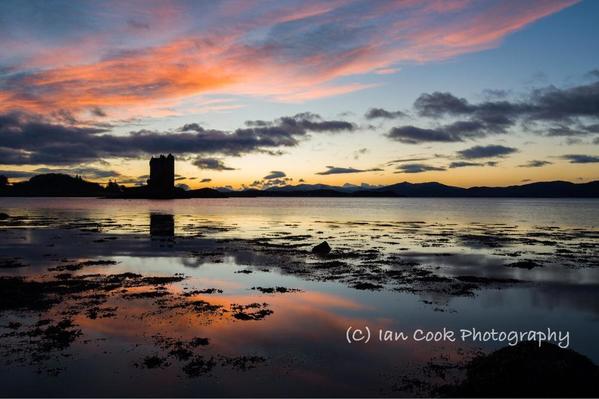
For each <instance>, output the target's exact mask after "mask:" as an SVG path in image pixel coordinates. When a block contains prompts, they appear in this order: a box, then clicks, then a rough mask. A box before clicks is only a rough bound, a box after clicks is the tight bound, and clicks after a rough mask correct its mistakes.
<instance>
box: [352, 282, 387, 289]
mask: <svg viewBox="0 0 599 399" xmlns="http://www.w3.org/2000/svg"><path fill="white" fill-rule="evenodd" d="M352 287H353V288H355V289H357V290H369V291H378V290H380V289H381V288H383V286H382V285H380V284H372V283H369V282H362V281H359V282H357V283H355V284H354V285H353V286H352Z"/></svg>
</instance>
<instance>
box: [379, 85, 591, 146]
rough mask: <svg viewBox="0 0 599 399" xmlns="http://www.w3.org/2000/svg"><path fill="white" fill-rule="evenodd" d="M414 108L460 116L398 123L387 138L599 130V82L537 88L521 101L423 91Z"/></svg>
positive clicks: (428, 114) (432, 139) (445, 139)
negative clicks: (425, 123) (429, 123)
mask: <svg viewBox="0 0 599 399" xmlns="http://www.w3.org/2000/svg"><path fill="white" fill-rule="evenodd" d="M502 94H506V93H502ZM494 97H495V98H497V97H504V96H494ZM414 109H415V110H416V113H417V114H418V115H420V116H422V117H425V118H432V119H434V120H438V119H440V118H446V117H451V118H459V119H460V120H459V121H457V122H453V123H448V124H441V125H439V126H437V127H434V128H419V127H415V126H402V127H396V128H393V129H392V130H391V131H390V132H389V133H388V137H390V138H391V139H394V140H398V141H401V142H404V143H408V144H417V143H424V142H457V141H464V140H465V139H475V138H482V137H486V136H488V135H493V134H502V133H507V132H508V131H509V130H510V129H511V128H513V127H514V126H516V125H519V126H520V127H521V129H522V130H524V131H530V132H535V133H538V134H542V135H547V136H574V135H588V134H596V133H599V128H598V126H597V125H598V124H599V82H598V81H596V82H593V83H590V84H583V85H579V86H575V87H570V88H565V89H560V88H556V87H554V86H549V87H546V88H543V89H536V90H533V91H532V92H530V93H529V94H528V95H527V96H525V97H524V99H523V100H519V101H510V100H504V99H496V100H486V101H483V102H479V103H470V102H469V101H468V100H466V99H465V98H460V97H457V96H455V95H453V94H451V93H446V92H445V93H442V92H434V93H424V94H422V95H420V97H418V98H417V99H416V101H415V102H414ZM589 122H591V123H590V124H588V123H589ZM585 123H586V124H585Z"/></svg>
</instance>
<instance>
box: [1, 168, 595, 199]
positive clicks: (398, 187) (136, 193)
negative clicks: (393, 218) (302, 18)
mask: <svg viewBox="0 0 599 399" xmlns="http://www.w3.org/2000/svg"><path fill="white" fill-rule="evenodd" d="M0 183H1V184H0V196H5V197H6V196H15V197H35V196H38V197H39V196H54V197H58V196H60V197H111V198H156V196H152V195H150V194H149V193H148V190H147V186H142V187H124V186H119V185H117V184H116V183H110V184H109V185H108V186H107V187H103V186H102V185H100V184H98V183H92V182H88V181H85V180H83V179H82V178H80V177H78V176H76V177H72V176H69V175H65V174H58V173H49V174H44V175H37V176H33V177H32V178H31V179H29V180H28V181H25V182H20V183H14V184H12V185H10V184H7V181H6V179H2V180H1V181H0ZM225 197H532V198H558V197H572V198H574V197H577V198H599V181H593V182H589V183H579V184H576V183H570V182H566V181H550V182H541V183H529V184H523V185H515V186H508V187H471V188H461V187H453V186H447V185H445V184H441V183H437V182H428V183H408V182H403V183H397V184H392V185H389V186H384V187H376V186H369V185H367V184H362V185H361V186H355V185H348V184H346V185H344V186H329V185H326V184H299V185H296V186H282V187H272V188H269V189H266V190H258V189H247V190H243V191H231V190H229V191H226V192H223V191H220V189H212V188H201V189H196V190H188V191H185V190H182V189H179V188H174V189H173V193H172V195H168V196H164V197H161V198H165V199H166V198H225Z"/></svg>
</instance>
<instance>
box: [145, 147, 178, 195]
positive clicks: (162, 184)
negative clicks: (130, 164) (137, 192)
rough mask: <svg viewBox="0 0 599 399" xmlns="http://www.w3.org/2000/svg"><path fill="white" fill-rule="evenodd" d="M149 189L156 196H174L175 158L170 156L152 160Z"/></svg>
mask: <svg viewBox="0 0 599 399" xmlns="http://www.w3.org/2000/svg"><path fill="white" fill-rule="evenodd" d="M148 188H149V190H150V193H151V194H154V195H169V194H170V195H172V194H173V192H174V190H175V157H174V156H173V155H172V154H168V156H166V157H165V156H164V155H160V157H157V158H154V157H152V159H150V178H149V179H148Z"/></svg>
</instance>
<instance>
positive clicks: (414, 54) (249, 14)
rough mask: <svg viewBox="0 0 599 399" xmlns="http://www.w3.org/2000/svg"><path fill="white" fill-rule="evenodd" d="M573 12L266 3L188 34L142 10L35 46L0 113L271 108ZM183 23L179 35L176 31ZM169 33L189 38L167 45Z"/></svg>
mask: <svg viewBox="0 0 599 399" xmlns="http://www.w3.org/2000/svg"><path fill="white" fill-rule="evenodd" d="M574 2H575V1H574V0H554V1H543V2H535V3H528V2H520V3H518V2H517V3H510V4H509V5H508V4H507V3H499V4H498V5H496V6H493V7H487V8H484V9H483V8H482V7H481V6H480V5H477V7H473V6H472V5H471V3H470V2H469V1H460V2H456V3H452V4H451V5H450V6H448V5H447V4H446V3H444V2H439V1H430V2H406V3H399V2H389V3H382V4H381V3H368V2H366V3H347V2H344V1H336V2H327V3H324V4H323V3H320V2H316V3H313V2H302V3H301V4H300V6H299V7H292V6H285V5H282V3H281V4H277V5H275V6H273V7H274V9H272V10H261V9H260V7H264V3H249V2H248V3H245V2H244V3H223V4H221V5H218V6H214V7H213V8H215V11H213V13H214V15H212V19H214V21H208V20H207V18H204V19H203V20H202V21H204V22H205V23H206V24H207V27H203V26H194V24H193V18H191V16H190V15H191V14H192V12H191V11H190V12H189V13H186V10H184V9H182V7H170V6H168V7H166V6H165V5H164V4H161V3H157V4H154V3H150V4H149V5H147V6H145V5H144V4H145V3H142V4H141V5H139V7H137V9H138V10H137V11H135V12H133V11H132V9H131V8H128V9H124V10H122V11H123V12H124V13H133V15H132V17H131V18H130V19H129V20H125V19H124V21H127V26H126V28H125V27H120V28H118V29H116V31H117V32H119V35H121V36H122V37H119V38H118V39H119V40H117V38H115V37H113V36H112V35H111V34H110V32H109V29H110V28H111V26H107V27H106V28H105V29H104V30H101V31H99V32H94V33H95V36H94V35H93V34H90V35H87V36H84V37H83V38H82V39H81V43H79V44H78V45H76V44H75V43H73V42H70V43H67V44H65V46H64V47H63V48H54V47H52V48H51V49H52V50H53V51H51V52H50V51H42V52H40V51H39V49H40V48H42V49H43V46H42V45H41V44H40V43H37V44H36V45H34V46H33V48H35V49H36V50H37V52H36V53H35V54H32V55H31V56H29V57H25V58H24V59H25V60H26V62H25V64H19V65H17V66H15V68H16V71H17V72H20V73H12V74H7V75H4V76H3V77H0V99H1V100H2V101H0V111H7V110H12V109H19V110H26V111H30V112H37V113H48V112H51V111H53V110H57V109H65V110H69V111H71V112H74V113H77V112H82V111H86V110H89V109H92V108H94V107H100V108H103V109H109V110H113V111H114V113H116V114H122V113H123V111H122V110H123V109H126V110H127V111H125V114H126V116H135V115H131V113H133V114H145V115H155V111H156V110H162V112H173V111H172V110H170V109H168V108H169V107H170V106H172V105H173V104H177V103H180V102H181V100H182V99H186V98H189V97H192V96H197V95H201V94H207V93H227V94H241V95H249V96H260V97H266V98H272V99H274V100H278V101H306V100H311V99H315V98H321V97H327V96H335V95H340V94H345V93H349V92H352V91H356V90H363V89H365V88H369V87H372V86H373V84H372V83H370V84H365V83H360V82H359V81H354V82H352V83H338V79H339V78H342V77H353V79H354V80H359V77H360V75H362V74H367V73H372V74H374V75H379V76H380V75H382V74H384V73H386V71H396V70H397V64H399V63H402V62H414V61H416V62H428V61H434V60H441V59H446V58H449V57H454V56H457V55H460V54H464V53H468V52H472V51H477V50H481V49H486V48H490V47H493V46H496V45H497V43H498V42H499V41H500V40H501V39H502V38H503V37H505V36H506V35H508V34H510V33H512V32H514V31H516V30H518V29H521V28H522V27H524V26H526V25H528V24H530V23H532V22H534V21H536V20H537V19H539V18H542V17H544V16H547V15H550V14H552V13H555V12H557V11H559V10H561V9H562V8H564V7H567V6H569V5H571V4H573V3H574ZM204 7H205V6H204ZM139 9H141V10H142V11H139ZM187 14H190V15H187ZM100 16H101V15H100ZM136 18H141V21H149V22H147V23H146V22H138V21H137V19H136ZM121 19H122V18H121ZM111 22H112V23H114V21H111ZM154 24H155V26H154ZM186 24H191V25H190V26H189V27H188V29H182V28H180V27H179V26H178V25H186ZM146 26H148V29H146ZM155 27H157V28H158V29H155ZM168 27H172V29H168ZM175 28H176V29H175ZM171 30H176V31H186V33H185V34H182V35H179V36H178V37H175V38H171V37H170V36H171V35H172V34H171V33H169V32H170V31H171ZM146 31H148V32H146ZM161 32H162V36H161ZM10 43H11V48H15V46H16V47H18V43H15V42H14V40H12V41H11V42H10ZM115 43H118V45H115ZM28 45H29V43H22V47H25V49H24V48H19V49H17V50H18V51H16V53H19V54H22V53H26V52H27V50H26V46H28ZM1 57H2V56H0V61H1V60H2V59H1ZM167 109H168V110H167ZM165 110H166V111H165Z"/></svg>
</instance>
